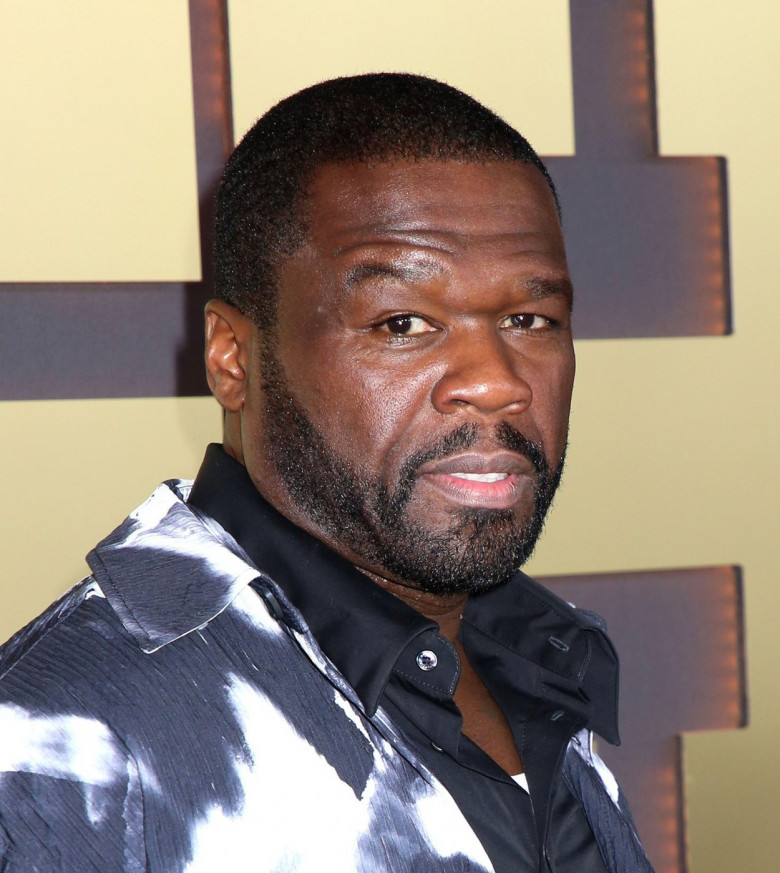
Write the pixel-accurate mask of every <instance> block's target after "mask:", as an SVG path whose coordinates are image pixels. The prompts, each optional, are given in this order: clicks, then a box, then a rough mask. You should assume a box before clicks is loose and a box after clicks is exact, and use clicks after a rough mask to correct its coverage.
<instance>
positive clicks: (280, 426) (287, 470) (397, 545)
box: [261, 348, 564, 594]
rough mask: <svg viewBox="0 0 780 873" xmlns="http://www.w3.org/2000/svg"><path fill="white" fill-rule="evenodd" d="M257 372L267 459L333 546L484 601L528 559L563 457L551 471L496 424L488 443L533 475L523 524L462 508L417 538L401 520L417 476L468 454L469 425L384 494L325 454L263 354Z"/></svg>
mask: <svg viewBox="0 0 780 873" xmlns="http://www.w3.org/2000/svg"><path fill="white" fill-rule="evenodd" d="M261 365H262V374H263V378H264V380H265V386H266V389H265V395H266V411H267V415H266V422H267V425H266V428H267V429H266V433H265V435H264V436H265V442H266V450H267V452H268V455H269V458H270V460H271V462H272V463H273V465H274V467H275V469H276V470H277V472H278V474H279V476H280V478H281V480H282V482H283V483H284V485H285V487H286V489H287V491H288V493H289V495H290V498H291V500H292V502H293V503H294V505H295V506H296V508H297V509H298V510H299V511H300V512H302V513H303V514H304V515H305V516H306V517H307V518H308V519H310V520H311V521H312V522H314V524H315V525H316V526H317V527H319V528H320V529H321V530H323V531H324V532H325V533H327V534H328V536H329V537H330V538H331V539H332V540H333V541H334V542H335V543H338V544H340V545H344V546H347V547H348V548H349V549H350V550H351V551H352V552H353V553H354V554H356V555H358V556H360V557H361V558H362V559H363V560H364V561H365V562H366V564H368V565H369V566H372V567H375V568H381V569H382V570H384V571H389V573H390V574H392V575H393V576H395V577H396V578H397V579H399V580H400V581H402V582H403V583H405V584H407V585H411V586H413V587H415V588H418V589H420V590H422V591H426V592H430V593H432V594H455V593H467V594H475V593H479V592H482V591H488V590H490V589H492V588H495V587H497V586H499V585H502V584H504V583H506V582H507V581H509V579H510V578H511V576H512V575H513V574H514V572H515V571H516V570H517V569H518V568H519V567H520V566H521V565H522V564H524V563H525V562H526V561H527V560H528V558H529V557H530V556H531V553H532V552H533V550H534V547H535V545H536V542H537V540H538V538H539V535H540V534H541V532H542V528H543V526H544V520H545V517H546V515H547V511H548V510H549V508H550V504H551V503H552V499H553V496H554V494H555V491H556V489H557V487H558V483H559V481H560V477H561V473H562V471H563V462H564V458H563V456H562V457H561V459H560V461H559V462H558V464H557V465H556V467H555V468H554V469H552V470H551V468H550V466H549V464H548V462H547V459H546V457H545V454H544V452H543V450H542V448H541V447H540V446H539V445H537V444H536V443H534V442H532V441H531V440H529V439H527V438H526V437H525V436H523V434H521V433H520V432H519V431H518V430H516V429H515V428H514V427H512V426H511V425H509V424H508V423H506V422H502V423H501V424H499V425H496V426H495V427H494V429H493V434H492V436H493V440H494V443H495V444H497V445H499V446H501V447H502V448H506V449H509V450H511V451H513V452H517V453H519V454H522V455H524V456H525V457H526V458H527V459H528V460H529V461H530V462H531V464H532V466H533V468H534V471H535V474H536V476H535V481H534V494H533V510H532V512H531V513H530V515H529V516H528V517H527V518H525V519H518V518H517V517H516V516H515V514H514V512H513V511H512V510H509V509H506V510H495V509H480V508H471V507H463V508H461V509H460V510H458V511H457V513H455V515H454V520H453V524H452V526H451V527H450V528H448V529H446V530H430V529H426V528H425V527H424V525H423V524H417V523H415V522H414V521H413V520H412V519H411V518H410V514H409V503H410V502H411V500H412V498H413V496H414V487H415V482H416V475H417V471H418V470H419V469H420V467H422V466H423V465H424V464H426V463H428V462H430V461H433V460H436V459H439V458H445V457H447V456H448V455H450V454H453V453H455V452H458V451H462V450H463V449H468V448H470V447H471V446H473V445H475V444H476V443H477V441H478V440H479V437H480V430H481V429H480V427H479V426H478V425H476V424H474V423H470V424H462V425H460V426H459V427H457V428H455V429H454V430H453V431H451V432H450V433H448V434H447V435H445V436H444V437H442V438H441V439H439V440H437V441H436V442H435V443H432V444H429V445H428V446H426V447H424V448H423V449H421V450H420V451H418V452H416V453H415V454H413V455H411V456H410V457H409V458H407V460H406V461H405V462H404V464H403V465H402V467H401V470H400V472H399V474H398V477H397V481H396V482H395V487H394V488H392V489H390V488H388V486H387V485H386V484H385V483H384V482H383V481H382V480H381V478H380V477H378V476H370V475H366V474H365V473H364V472H361V471H360V470H359V469H357V468H356V467H355V466H354V465H353V464H351V463H350V462H348V461H347V460H346V459H345V458H343V457H341V456H340V455H338V454H337V453H336V452H335V451H334V450H333V448H332V447H331V446H330V445H329V444H328V441H327V440H326V438H325V436H324V435H323V434H322V432H321V431H320V430H319V429H318V428H317V427H316V425H315V424H314V423H313V422H312V420H311V418H310V417H309V415H308V413H307V412H306V411H305V410H304V409H303V408H301V407H300V406H299V405H298V404H297V403H296V401H295V400H294V398H293V397H292V395H291V393H290V389H289V387H288V385H287V382H286V379H285V376H284V373H283V371H282V368H281V365H280V364H279V362H278V360H277V358H276V356H275V354H274V353H273V351H272V350H269V349H268V348H266V350H265V351H264V355H263V360H262V362H261Z"/></svg>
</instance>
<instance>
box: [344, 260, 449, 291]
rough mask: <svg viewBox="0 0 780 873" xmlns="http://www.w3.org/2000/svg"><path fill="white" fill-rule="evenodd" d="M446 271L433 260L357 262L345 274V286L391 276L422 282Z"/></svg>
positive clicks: (348, 288)
mask: <svg viewBox="0 0 780 873" xmlns="http://www.w3.org/2000/svg"><path fill="white" fill-rule="evenodd" d="M443 272H444V269H443V268H442V267H441V265H439V264H434V263H432V262H431V261H428V262H423V263H419V262H418V263H413V264H392V263H388V262H386V261H372V262H370V263H365V264H357V265H356V266H355V267H353V268H352V269H351V270H349V271H348V272H347V274H346V275H345V276H344V281H343V288H344V290H345V291H349V290H350V289H351V288H353V287H354V286H355V285H359V284H360V283H361V282H365V281H366V280H370V279H377V278H391V279H398V281H399V282H406V283H412V282H420V281H423V280H425V279H430V278H431V277H432V276H438V275H440V274H441V273H443Z"/></svg>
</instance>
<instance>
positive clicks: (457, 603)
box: [358, 567, 468, 643]
mask: <svg viewBox="0 0 780 873" xmlns="http://www.w3.org/2000/svg"><path fill="white" fill-rule="evenodd" d="M358 569H359V570H360V571H361V572H362V573H364V574H365V575H366V576H368V578H369V579H371V580H372V581H373V582H375V583H376V584H377V585H379V587H380V588H384V589H385V591H389V592H390V593H391V594H393V595H395V596H396V597H397V598H398V599H399V600H402V601H403V602H404V603H405V604H406V605H407V606H410V607H411V608H412V609H414V610H415V611H417V612H419V613H420V614H421V615H424V616H425V617H426V618H429V619H431V621H435V622H436V623H437V624H438V625H439V628H440V630H441V635H442V636H443V637H445V639H448V640H449V641H450V642H451V643H456V642H457V640H458V635H459V633H460V623H461V619H462V618H463V611H464V609H465V608H466V601H467V600H468V594H431V593H430V592H429V591H421V590H420V589H419V588H413V587H412V586H411V585H404V584H403V583H401V582H394V581H391V580H390V579H385V578H384V577H383V576H378V575H377V574H376V573H372V572H371V571H370V570H364V569H362V568H361V567H358Z"/></svg>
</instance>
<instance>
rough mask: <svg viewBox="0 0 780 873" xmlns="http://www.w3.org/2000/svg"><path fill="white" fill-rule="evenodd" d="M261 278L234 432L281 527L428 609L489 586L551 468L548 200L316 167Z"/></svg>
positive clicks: (555, 369) (554, 393) (554, 441)
mask: <svg viewBox="0 0 780 873" xmlns="http://www.w3.org/2000/svg"><path fill="white" fill-rule="evenodd" d="M307 217H308V219H309V223H310V237H309V241H308V242H307V243H306V244H305V245H304V246H303V247H302V248H301V249H300V250H299V251H298V252H297V253H296V254H295V255H294V256H293V257H292V258H291V259H290V260H288V261H286V262H285V263H284V265H283V267H282V268H281V270H280V275H279V291H278V322H277V329H276V330H275V332H274V334H273V335H272V336H267V335H263V336H261V337H260V338H259V339H260V343H259V346H260V353H259V354H258V356H257V357H258V360H256V361H253V362H252V363H251V366H252V368H253V371H254V372H252V373H251V374H250V382H249V388H248V391H247V397H246V401H245V404H244V409H243V412H242V420H241V442H242V447H243V457H244V463H245V464H246V466H247V469H248V470H249V473H250V475H251V476H252V478H253V480H254V482H255V484H256V486H257V487H258V489H259V490H260V492H261V493H262V494H263V495H264V496H265V497H266V498H267V499H268V500H269V501H270V502H271V503H272V504H273V505H275V506H276V507H277V508H278V509H279V510H280V511H281V512H282V513H283V514H285V515H287V516H288V517H289V518H290V519H291V520H292V521H294V522H295V523H296V524H298V525H299V526H301V527H303V528H304V529H306V530H308V531H309V532H310V533H312V534H314V535H315V536H317V537H318V538H319V539H321V540H323V541H324V542H326V543H327V544H328V545H330V546H331V547H333V548H334V549H335V550H336V551H338V552H340V553H341V554H343V555H344V556H345V557H347V558H348V559H349V560H351V561H352V562H353V563H355V564H357V565H358V566H360V567H362V568H364V569H366V570H369V571H371V572H374V573H376V574H378V575H380V576H383V577H385V578H389V579H391V580H393V581H397V582H401V583H403V584H408V585H412V586H414V587H419V588H421V589H423V590H427V591H432V592H434V593H448V592H453V591H474V590H482V589H484V588H488V587H491V586H493V585H496V584H499V583H501V582H503V581H505V580H506V579H507V578H508V577H509V575H511V573H512V572H513V570H514V569H515V568H516V567H517V566H519V565H520V563H522V561H523V560H525V558H527V557H528V555H529V554H530V551H531V549H532V548H533V544H534V542H535V540H536V537H537V536H538V534H539V532H540V530H541V526H542V521H543V518H544V514H545V512H546V510H547V507H548V506H549V503H550V501H551V499H552V495H553V492H554V490H555V486H556V485H557V481H558V476H559V474H560V469H561V466H562V463H563V454H564V451H565V443H566V431H567V422H568V414H569V401H570V395H571V388H572V382H573V377H574V355H573V349H572V342H571V330H570V309H571V286H570V282H569V278H568V273H567V268H566V259H565V254H564V247H563V240H562V237H561V231H560V225H559V222H558V219H557V215H556V211H555V206H554V203H553V199H552V195H551V193H550V191H549V189H548V188H547V185H546V183H545V181H544V179H543V177H542V175H541V174H540V173H539V171H538V170H536V169H535V168H533V167H531V166H529V165H525V164H521V163H517V162H500V163H499V162H497V163H492V164H461V163H456V162H449V161H448V162H436V161H420V162H415V163H406V162H403V163H402V162H396V163H387V164H380V165H375V166H368V165H364V164H340V165H328V166H325V167H323V168H321V169H320V171H319V172H318V173H317V175H316V177H315V179H314V183H313V185H312V188H311V191H310V198H309V201H308V208H307Z"/></svg>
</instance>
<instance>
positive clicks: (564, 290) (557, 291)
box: [522, 278, 574, 305]
mask: <svg viewBox="0 0 780 873" xmlns="http://www.w3.org/2000/svg"><path fill="white" fill-rule="evenodd" d="M522 284H523V287H524V288H525V289H526V290H527V291H528V292H529V293H530V295H531V299H532V300H544V299H546V298H547V297H563V298H565V299H567V300H568V301H569V304H570V305H571V304H572V303H573V302H574V287H573V286H572V284H571V280H570V279H563V278H561V279H529V280H527V281H525V282H523V283H522Z"/></svg>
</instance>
